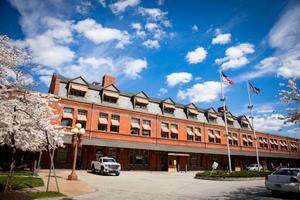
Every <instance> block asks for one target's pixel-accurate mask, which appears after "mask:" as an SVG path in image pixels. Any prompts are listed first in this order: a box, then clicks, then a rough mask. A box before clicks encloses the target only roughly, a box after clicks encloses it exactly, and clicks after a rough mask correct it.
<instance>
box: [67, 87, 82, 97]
mask: <svg viewBox="0 0 300 200" xmlns="http://www.w3.org/2000/svg"><path fill="white" fill-rule="evenodd" d="M85 93H86V92H84V91H79V90H74V89H71V90H70V92H69V95H72V96H77V97H84V96H85Z"/></svg>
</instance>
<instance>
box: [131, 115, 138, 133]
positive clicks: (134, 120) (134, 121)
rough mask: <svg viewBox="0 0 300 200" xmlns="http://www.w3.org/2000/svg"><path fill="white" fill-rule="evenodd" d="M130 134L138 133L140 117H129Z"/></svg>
mask: <svg viewBox="0 0 300 200" xmlns="http://www.w3.org/2000/svg"><path fill="white" fill-rule="evenodd" d="M130 134H131V135H139V134H140V119H138V118H131V129H130Z"/></svg>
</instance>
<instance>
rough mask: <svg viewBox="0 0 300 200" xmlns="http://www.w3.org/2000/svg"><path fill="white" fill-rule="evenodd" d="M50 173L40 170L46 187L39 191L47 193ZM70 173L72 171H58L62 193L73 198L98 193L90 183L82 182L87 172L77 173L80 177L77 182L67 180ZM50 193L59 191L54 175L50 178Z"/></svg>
mask: <svg viewBox="0 0 300 200" xmlns="http://www.w3.org/2000/svg"><path fill="white" fill-rule="evenodd" d="M48 173H49V171H48V170H40V172H39V176H40V177H41V178H42V179H43V181H44V184H45V186H44V187H43V188H37V190H40V191H46V185H47V181H48ZM70 173H71V170H56V176H57V181H58V186H59V190H60V193H62V194H65V195H67V196H70V197H73V196H78V195H83V194H87V193H91V192H95V191H96V189H94V188H93V187H91V186H90V185H89V184H88V183H86V182H84V181H82V180H81V177H82V176H85V175H86V171H80V170H79V171H76V174H77V175H78V180H77V181H69V180H67V178H68V175H69V174H70ZM49 191H57V188H56V183H55V178H54V174H53V173H52V174H51V178H50V184H49Z"/></svg>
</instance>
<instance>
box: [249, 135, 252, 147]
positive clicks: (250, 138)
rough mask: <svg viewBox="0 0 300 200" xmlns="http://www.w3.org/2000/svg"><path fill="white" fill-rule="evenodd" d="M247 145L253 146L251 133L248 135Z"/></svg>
mask: <svg viewBox="0 0 300 200" xmlns="http://www.w3.org/2000/svg"><path fill="white" fill-rule="evenodd" d="M248 145H249V147H253V140H252V136H251V135H248Z"/></svg>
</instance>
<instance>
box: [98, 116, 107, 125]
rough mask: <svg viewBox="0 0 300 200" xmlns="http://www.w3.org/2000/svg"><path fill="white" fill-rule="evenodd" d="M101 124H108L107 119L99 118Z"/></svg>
mask: <svg viewBox="0 0 300 200" xmlns="http://www.w3.org/2000/svg"><path fill="white" fill-rule="evenodd" d="M99 123H100V124H108V121H107V119H106V118H102V117H99Z"/></svg>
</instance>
